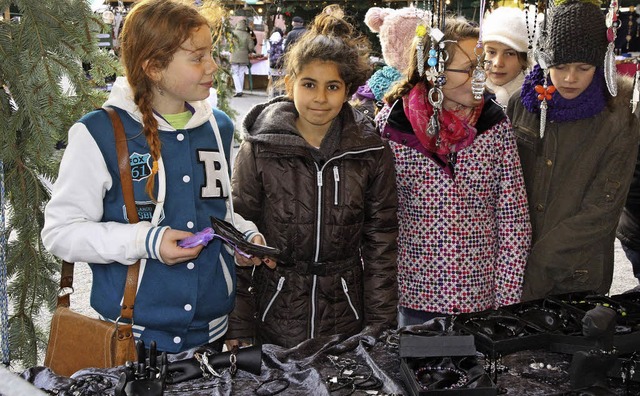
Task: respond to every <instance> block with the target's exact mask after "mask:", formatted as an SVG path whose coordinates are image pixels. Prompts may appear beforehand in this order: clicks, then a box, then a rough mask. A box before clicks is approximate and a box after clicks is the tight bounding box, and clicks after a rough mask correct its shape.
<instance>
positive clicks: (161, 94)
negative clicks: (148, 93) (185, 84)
mask: <svg viewBox="0 0 640 396" xmlns="http://www.w3.org/2000/svg"><path fill="white" fill-rule="evenodd" d="M156 88H157V89H158V93H159V94H160V96H164V90H163V89H162V88H161V87H160V84H156Z"/></svg>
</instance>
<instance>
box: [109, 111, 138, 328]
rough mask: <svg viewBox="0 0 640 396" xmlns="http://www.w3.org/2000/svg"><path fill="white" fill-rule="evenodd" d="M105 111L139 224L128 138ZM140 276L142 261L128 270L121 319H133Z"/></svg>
mask: <svg viewBox="0 0 640 396" xmlns="http://www.w3.org/2000/svg"><path fill="white" fill-rule="evenodd" d="M105 111H106V112H107V114H109V118H111V123H112V124H113V134H114V135H115V139H116V152H117V153H118V168H119V169H120V184H121V185H122V195H123V197H124V204H125V206H126V209H127V218H128V219H129V223H132V224H133V223H137V222H138V220H139V219H138V211H137V210H136V201H135V198H134V196H133V180H132V179H131V165H130V163H129V148H128V147H127V136H126V135H125V133H124V127H123V126H122V121H121V120H120V116H119V115H118V113H117V112H116V110H115V109H114V108H113V107H106V108H105ZM139 274H140V260H138V261H136V263H135V264H133V265H130V266H129V269H128V270H127V282H126V285H125V288H124V299H123V302H122V310H121V312H120V317H121V318H126V319H129V320H131V319H132V318H133V302H134V301H135V299H136V289H137V287H138V276H139Z"/></svg>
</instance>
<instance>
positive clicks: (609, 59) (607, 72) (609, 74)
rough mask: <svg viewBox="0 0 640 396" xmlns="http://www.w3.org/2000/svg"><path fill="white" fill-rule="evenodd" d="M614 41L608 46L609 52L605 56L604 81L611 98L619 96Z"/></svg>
mask: <svg viewBox="0 0 640 396" xmlns="http://www.w3.org/2000/svg"><path fill="white" fill-rule="evenodd" d="M613 51H614V44H613V41H612V42H610V43H609V45H608V46H607V52H606V53H605V55H604V79H605V81H606V82H607V88H608V89H609V93H610V94H611V96H616V95H617V94H618V83H617V81H616V75H617V72H616V57H615V55H614V54H613Z"/></svg>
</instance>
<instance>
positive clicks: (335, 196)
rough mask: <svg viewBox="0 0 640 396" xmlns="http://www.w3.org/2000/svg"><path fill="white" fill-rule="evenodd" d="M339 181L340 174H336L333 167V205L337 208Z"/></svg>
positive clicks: (336, 170) (335, 167) (336, 171)
mask: <svg viewBox="0 0 640 396" xmlns="http://www.w3.org/2000/svg"><path fill="white" fill-rule="evenodd" d="M339 181H340V173H339V172H338V167H337V166H335V165H334V166H333V186H334V189H333V190H334V193H333V205H335V206H338V184H339V183H338V182H339Z"/></svg>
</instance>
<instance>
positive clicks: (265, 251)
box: [178, 217, 280, 268]
mask: <svg viewBox="0 0 640 396" xmlns="http://www.w3.org/2000/svg"><path fill="white" fill-rule="evenodd" d="M211 225H212V227H207V228H205V229H203V230H202V231H200V232H198V233H196V234H193V235H190V236H188V237H186V238H184V239H182V240H180V241H179V242H178V246H180V247H182V248H193V247H195V246H199V245H202V246H206V245H207V244H208V243H209V242H210V241H211V240H212V239H213V238H219V239H221V240H222V241H224V242H225V243H227V244H228V245H229V246H231V247H232V248H233V249H234V250H235V252H236V259H237V260H238V262H239V264H240V265H259V264H260V263H261V262H263V261H264V263H265V264H267V265H268V266H269V267H270V268H275V266H276V262H277V261H279V260H280V257H279V256H280V250H279V249H276V248H273V247H269V246H265V241H264V239H263V238H262V236H260V235H256V236H254V237H253V238H252V240H251V242H248V241H246V240H245V239H244V235H243V234H242V233H241V232H240V231H238V230H237V229H236V228H235V227H234V226H233V225H232V224H230V223H228V222H226V221H224V220H221V219H218V218H216V217H211Z"/></svg>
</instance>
